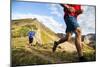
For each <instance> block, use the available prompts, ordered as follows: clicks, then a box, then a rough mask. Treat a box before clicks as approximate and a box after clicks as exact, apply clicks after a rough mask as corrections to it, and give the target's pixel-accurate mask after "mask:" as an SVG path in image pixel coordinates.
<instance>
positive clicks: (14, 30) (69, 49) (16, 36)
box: [11, 18, 95, 65]
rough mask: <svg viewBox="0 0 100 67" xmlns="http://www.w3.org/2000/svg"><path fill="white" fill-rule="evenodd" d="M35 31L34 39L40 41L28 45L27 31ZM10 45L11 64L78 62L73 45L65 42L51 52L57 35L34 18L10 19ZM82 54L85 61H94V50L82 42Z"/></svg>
mask: <svg viewBox="0 0 100 67" xmlns="http://www.w3.org/2000/svg"><path fill="white" fill-rule="evenodd" d="M31 28H33V30H34V31H35V32H36V38H35V41H38V42H41V43H42V44H41V45H39V44H37V43H34V45H33V46H31V47H30V46H29V45H28V36H27V33H28V31H29V30H30V29H31ZM11 34H12V36H11V46H12V49H11V50H12V64H13V65H37V64H38V65H40V64H56V63H71V62H78V56H77V51H76V48H75V45H73V44H71V43H68V42H65V43H63V44H60V45H59V46H58V48H57V51H56V52H55V53H53V52H52V47H53V41H55V40H58V39H59V38H58V37H57V35H56V34H55V33H54V32H53V31H52V30H50V29H49V28H48V27H46V26H45V25H43V24H42V23H40V22H39V21H38V20H37V19H36V18H35V19H18V20H12V26H11ZM83 51H84V56H85V58H87V61H95V50H94V49H92V48H90V47H89V46H87V45H85V44H84V48H83Z"/></svg>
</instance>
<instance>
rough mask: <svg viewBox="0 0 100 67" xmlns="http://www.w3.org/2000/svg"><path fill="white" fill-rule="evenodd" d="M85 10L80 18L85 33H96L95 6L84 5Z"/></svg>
mask: <svg viewBox="0 0 100 67" xmlns="http://www.w3.org/2000/svg"><path fill="white" fill-rule="evenodd" d="M83 10H84V12H83V14H81V15H80V16H79V18H78V22H79V24H80V27H81V28H82V32H83V34H88V33H95V7H93V6H83Z"/></svg>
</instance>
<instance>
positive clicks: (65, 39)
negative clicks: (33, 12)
mask: <svg viewBox="0 0 100 67" xmlns="http://www.w3.org/2000/svg"><path fill="white" fill-rule="evenodd" d="M70 39H71V32H67V33H66V37H64V38H61V39H60V40H59V41H57V42H56V41H55V42H54V46H53V48H52V49H53V52H55V50H56V48H57V46H58V45H59V44H61V43H63V42H65V41H69V40H70Z"/></svg>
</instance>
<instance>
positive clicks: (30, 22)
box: [11, 18, 58, 44]
mask: <svg viewBox="0 0 100 67" xmlns="http://www.w3.org/2000/svg"><path fill="white" fill-rule="evenodd" d="M31 28H32V29H33V30H34V31H35V32H36V40H37V41H38V42H40V43H42V44H45V43H49V42H52V41H54V40H56V39H58V36H57V35H56V34H55V33H54V32H53V31H52V30H50V29H49V28H48V27H46V26H45V25H44V24H42V23H40V22H39V21H38V19H36V18H34V19H31V18H27V19H17V20H12V23H11V32H12V37H21V36H27V33H28V31H29V30H30V29H31Z"/></svg>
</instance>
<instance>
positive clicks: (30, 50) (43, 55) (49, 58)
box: [26, 47, 61, 63]
mask: <svg viewBox="0 0 100 67" xmlns="http://www.w3.org/2000/svg"><path fill="white" fill-rule="evenodd" d="M26 50H27V51H29V52H31V53H32V54H34V55H36V56H38V57H40V58H43V59H44V60H46V61H48V62H50V63H55V62H56V63H60V62H61V60H60V59H58V58H53V57H50V56H48V55H45V54H43V53H40V52H38V50H37V49H35V48H32V47H30V48H26Z"/></svg>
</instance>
